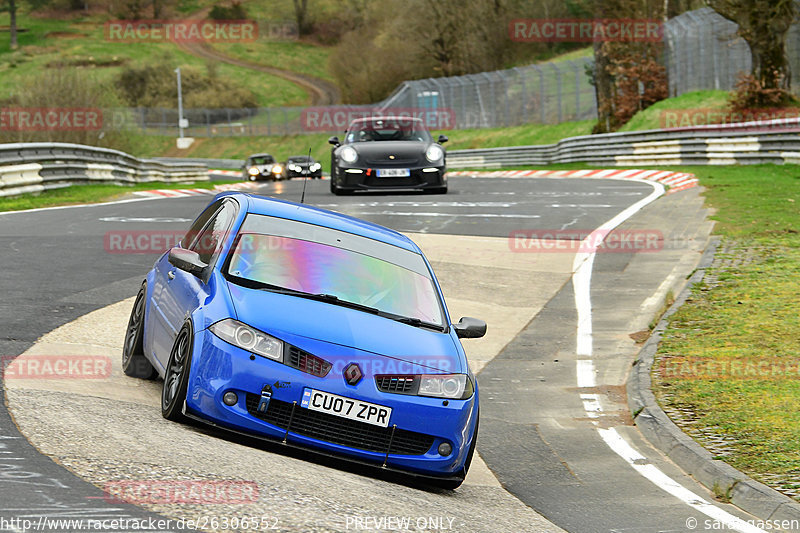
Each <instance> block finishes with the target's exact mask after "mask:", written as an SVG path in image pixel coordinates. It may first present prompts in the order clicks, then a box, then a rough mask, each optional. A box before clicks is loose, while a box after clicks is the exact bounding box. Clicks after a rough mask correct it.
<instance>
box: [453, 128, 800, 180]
mask: <svg viewBox="0 0 800 533" xmlns="http://www.w3.org/2000/svg"><path fill="white" fill-rule="evenodd" d="M555 163H588V164H593V165H604V166H635V165H658V166H665V165H732V164H758V163H777V164H783V163H800V119H797V118H791V119H779V120H771V121H764V122H743V123H736V124H725V125H711V126H696V127H691V128H677V129H674V130H649V131H638V132H630V133H608V134H602V135H585V136H581V137H570V138H567V139H563V140H561V141H559V142H558V143H556V144H548V145H536V146H513V147H507V148H485V149H475V150H453V151H449V152H448V153H447V166H448V168H453V169H456V168H503V167H515V166H529V165H535V166H544V165H550V164H555Z"/></svg>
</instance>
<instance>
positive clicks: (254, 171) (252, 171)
mask: <svg viewBox="0 0 800 533" xmlns="http://www.w3.org/2000/svg"><path fill="white" fill-rule="evenodd" d="M247 173H248V174H250V175H251V176H258V175H259V174H261V171H259V170H258V168H257V167H250V168H249V169H247Z"/></svg>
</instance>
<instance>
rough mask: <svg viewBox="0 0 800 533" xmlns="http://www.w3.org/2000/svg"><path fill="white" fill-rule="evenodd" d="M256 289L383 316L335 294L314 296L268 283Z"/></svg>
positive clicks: (261, 284)
mask: <svg viewBox="0 0 800 533" xmlns="http://www.w3.org/2000/svg"><path fill="white" fill-rule="evenodd" d="M258 289H259V290H262V291H269V292H276V293H278V294H288V295H290V296H298V297H300V298H307V299H309V300H316V301H318V302H326V303H329V304H333V305H339V306H342V307H349V308H351V309H357V310H359V311H364V312H366V313H371V314H373V315H382V314H383V312H382V311H381V310H380V309H377V308H375V307H370V306H368V305H364V304H360V303H356V302H351V301H349V300H342V299H340V298H339V297H338V296H336V295H335V294H324V293H320V294H314V293H312V292H304V291H298V290H297V289H289V288H287V287H279V286H278V285H270V284H268V283H259V287H258Z"/></svg>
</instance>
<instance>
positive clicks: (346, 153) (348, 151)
mask: <svg viewBox="0 0 800 533" xmlns="http://www.w3.org/2000/svg"><path fill="white" fill-rule="evenodd" d="M339 157H341V158H342V161H344V162H345V163H351V164H352V163H355V162H356V160H357V159H358V152H356V149H355V148H353V147H352V146H345V147H344V148H342V151H341V152H339Z"/></svg>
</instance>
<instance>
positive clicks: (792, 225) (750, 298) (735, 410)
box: [654, 165, 800, 490]
mask: <svg viewBox="0 0 800 533" xmlns="http://www.w3.org/2000/svg"><path fill="white" fill-rule="evenodd" d="M686 170H687V171H690V172H693V173H694V174H696V175H697V176H698V177H699V178H700V182H701V184H702V185H704V186H705V187H706V188H707V192H706V193H705V196H706V201H707V205H709V206H710V207H713V208H714V209H715V210H716V214H715V215H714V216H713V218H714V219H715V220H716V221H717V225H716V229H715V232H716V233H718V234H720V235H721V236H722V237H723V239H724V241H723V242H724V243H725V245H724V246H723V251H722V252H720V253H721V254H722V256H721V257H720V258H719V259H721V260H724V261H723V262H721V263H718V266H717V267H715V268H712V269H711V270H710V271H709V275H708V276H707V279H706V281H705V282H704V283H701V284H699V285H697V286H696V287H695V288H694V289H693V291H692V296H691V298H690V299H689V301H688V302H687V303H686V304H685V305H683V306H682V307H681V308H680V310H678V312H677V313H676V314H674V315H673V316H672V317H671V318H670V321H669V327H668V329H667V331H666V332H665V334H664V337H663V340H662V343H661V346H660V347H659V351H658V355H657V357H658V359H659V363H658V364H657V365H656V367H655V368H656V369H660V371H659V370H657V371H656V372H654V392H655V393H656V396H657V397H658V398H659V400H660V401H661V402H662V405H664V406H665V407H666V408H668V409H669V408H673V409H676V410H679V412H683V413H691V414H690V415H689V419H690V420H691V421H692V424H691V428H692V433H693V435H694V436H695V438H697V439H698V440H699V441H700V442H701V444H702V443H705V444H706V445H710V447H711V449H712V450H715V448H714V446H713V444H714V442H713V441H711V440H709V439H707V438H706V437H705V436H704V435H708V436H721V437H723V438H724V445H725V447H726V448H727V451H726V452H725V453H724V454H721V456H720V457H719V458H720V459H722V460H724V461H725V462H727V463H729V464H731V465H732V466H734V467H735V468H738V469H740V470H742V471H744V472H746V473H748V474H750V475H751V476H753V477H754V478H756V479H759V480H761V481H764V482H765V483H767V484H772V485H773V486H777V487H780V488H784V489H787V488H788V489H789V490H791V489H792V484H794V489H800V482H799V481H798V480H800V345H798V343H797V339H798V337H800V315H798V313H797V302H798V298H800V234H798V225H797V221H798V220H800V168H799V167H798V166H796V165H785V166H773V165H758V166H735V167H720V168H713V167H693V168H688V169H686ZM743 258H748V259H747V260H742V259H743ZM709 276H710V277H709ZM679 420H680V418H679ZM717 444H718V442H717ZM776 475H777V476H782V480H779V481H777V482H776V480H775V477H774V476H776Z"/></svg>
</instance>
